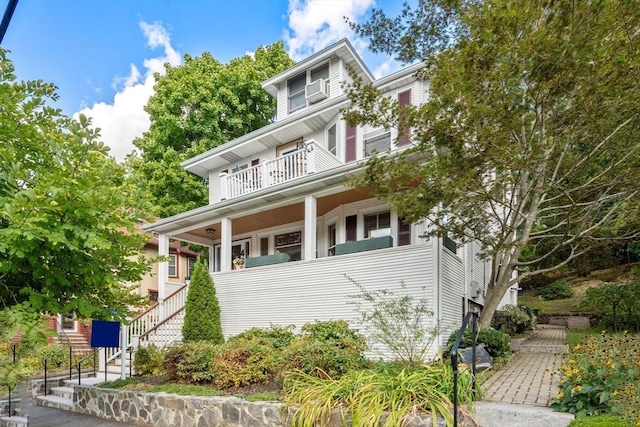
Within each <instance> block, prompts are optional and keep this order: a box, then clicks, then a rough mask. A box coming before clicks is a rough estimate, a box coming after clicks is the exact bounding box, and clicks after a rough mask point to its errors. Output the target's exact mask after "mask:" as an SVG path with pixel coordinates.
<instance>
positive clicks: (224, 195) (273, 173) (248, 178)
mask: <svg viewBox="0 0 640 427" xmlns="http://www.w3.org/2000/svg"><path fill="white" fill-rule="evenodd" d="M341 164H342V162H341V161H340V160H338V159H337V158H336V157H335V156H334V155H333V154H331V153H330V152H329V151H327V150H326V149H325V148H324V147H322V146H321V145H319V144H317V143H316V142H315V141H314V140H309V141H307V142H305V143H304V144H303V146H302V147H301V148H300V149H298V150H296V151H294V152H291V153H289V154H286V155H284V156H281V157H278V158H276V159H274V160H269V161H265V162H262V163H260V164H259V165H256V166H252V167H251V168H248V169H243V170H241V171H238V172H235V173H231V174H229V173H226V172H223V173H221V174H220V198H221V199H222V200H225V199H233V198H234V197H239V196H243V195H245V194H249V193H253V192H255V191H259V190H262V189H264V188H269V187H273V186H275V185H279V184H283V183H285V182H289V181H292V180H294V179H297V178H301V177H303V176H307V175H309V174H312V173H314V172H320V171H323V170H327V169H331V168H334V167H337V166H340V165H341Z"/></svg>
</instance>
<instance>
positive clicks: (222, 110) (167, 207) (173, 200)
mask: <svg viewBox="0 0 640 427" xmlns="http://www.w3.org/2000/svg"><path fill="white" fill-rule="evenodd" d="M291 65H293V61H292V60H291V59H290V58H289V56H288V55H287V53H286V51H285V50H284V45H283V44H282V43H281V42H279V43H275V44H273V45H271V46H267V47H259V48H258V49H257V50H256V52H255V54H254V55H253V56H251V55H244V56H242V57H240V58H235V59H233V60H231V61H230V62H229V63H228V64H222V63H220V62H218V61H217V60H216V59H215V58H214V57H213V56H212V55H211V54H210V53H208V52H205V53H203V54H202V56H200V57H196V58H193V57H191V56H189V55H185V58H184V64H183V65H180V66H177V67H172V66H170V65H168V64H167V65H166V74H165V75H164V76H160V75H158V74H156V80H157V83H156V86H155V94H154V95H153V96H152V97H151V98H150V99H149V102H148V104H147V106H146V111H147V112H148V113H149V115H150V116H151V126H150V128H149V131H147V132H145V134H144V135H143V136H142V137H141V138H138V139H136V140H135V141H134V144H135V145H136V146H137V147H138V148H139V149H140V150H141V152H142V154H141V158H132V159H129V162H130V167H131V168H132V170H133V171H134V178H135V179H136V180H137V182H138V184H139V185H140V186H142V187H146V188H147V189H148V192H149V193H150V194H151V196H152V202H153V204H154V205H155V213H156V214H157V215H160V216H169V215H174V214H177V213H181V212H185V211H187V210H190V209H193V208H196V207H198V206H202V205H204V204H206V202H207V194H208V190H207V186H206V183H205V182H204V181H203V180H202V179H201V178H199V177H197V176H195V175H193V174H191V173H189V172H187V171H185V170H184V169H183V168H182V167H181V166H180V162H182V161H184V160H186V159H188V158H190V157H193V156H195V155H197V154H200V153H203V152H205V151H207V150H209V149H211V148H213V147H216V146H218V145H220V144H223V143H225V142H227V141H229V140H232V139H234V138H237V137H240V136H242V135H245V134H247V133H249V132H251V131H253V130H255V129H258V128H260V127H263V126H265V125H267V124H268V123H269V122H270V121H271V120H272V118H273V117H274V115H275V100H274V99H273V98H272V97H271V96H270V95H269V94H268V93H267V92H266V91H265V90H263V89H262V86H261V82H262V81H264V80H266V79H268V78H269V77H272V76H273V75H275V74H277V73H279V72H280V71H283V70H284V69H286V68H288V67H290V66H291Z"/></svg>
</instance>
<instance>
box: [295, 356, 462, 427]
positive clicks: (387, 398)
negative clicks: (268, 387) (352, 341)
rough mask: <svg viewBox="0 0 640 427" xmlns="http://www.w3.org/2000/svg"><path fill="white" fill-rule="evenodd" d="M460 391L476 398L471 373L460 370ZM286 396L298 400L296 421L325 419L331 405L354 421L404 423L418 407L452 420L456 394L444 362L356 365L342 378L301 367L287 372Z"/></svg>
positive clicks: (305, 423)
mask: <svg viewBox="0 0 640 427" xmlns="http://www.w3.org/2000/svg"><path fill="white" fill-rule="evenodd" d="M459 381H460V382H459V386H458V393H459V394H458V397H459V399H460V402H461V403H462V404H465V403H466V404H468V405H471V404H472V396H473V394H472V388H471V383H472V381H471V373H470V371H469V370H464V369H463V370H461V371H460V377H459ZM284 391H285V395H284V399H285V402H286V403H287V404H288V405H299V408H298V409H297V410H296V411H295V413H294V415H293V419H292V425H294V426H303V427H305V426H309V427H312V426H315V425H318V424H320V425H322V423H325V422H326V421H327V420H328V418H329V416H330V414H331V411H332V410H337V411H338V414H339V416H340V417H342V419H344V418H343V417H344V416H345V415H346V414H347V412H348V413H349V415H350V416H351V419H352V424H353V425H384V426H397V425H404V423H406V422H407V421H408V420H409V419H411V418H412V417H413V416H415V415H416V414H418V413H420V412H430V413H431V414H432V415H433V417H434V425H435V417H436V416H439V417H442V418H444V419H445V420H446V421H447V423H448V424H447V425H450V424H451V423H452V422H453V420H452V415H451V412H450V410H449V408H450V406H451V398H452V395H453V383H452V371H451V367H450V366H449V365H446V364H438V365H424V366H423V367H421V368H420V369H406V368H402V369H401V368H395V369H394V368H390V367H389V366H388V365H387V366H386V368H385V369H382V370H371V369H365V370H356V371H351V372H349V373H347V374H346V375H344V376H342V377H341V378H340V379H332V378H330V377H329V378H327V377H323V378H318V377H317V376H314V375H309V374H305V373H302V372H293V373H290V374H288V375H287V377H286V379H285V383H284Z"/></svg>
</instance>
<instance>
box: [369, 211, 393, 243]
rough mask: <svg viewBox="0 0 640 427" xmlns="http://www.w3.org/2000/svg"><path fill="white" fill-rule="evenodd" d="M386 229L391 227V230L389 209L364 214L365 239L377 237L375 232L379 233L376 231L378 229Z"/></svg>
mask: <svg viewBox="0 0 640 427" xmlns="http://www.w3.org/2000/svg"><path fill="white" fill-rule="evenodd" d="M386 229H389V231H390V230H391V213H390V212H389V211H387V212H380V213H375V214H370V215H365V216H364V237H365V239H368V238H370V237H375V236H374V234H376V235H377V234H378V233H374V232H375V231H376V230H386ZM387 235H388V234H387Z"/></svg>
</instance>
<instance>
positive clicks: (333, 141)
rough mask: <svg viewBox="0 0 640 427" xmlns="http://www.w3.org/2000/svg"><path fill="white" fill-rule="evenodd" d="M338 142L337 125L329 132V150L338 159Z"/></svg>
mask: <svg viewBox="0 0 640 427" xmlns="http://www.w3.org/2000/svg"><path fill="white" fill-rule="evenodd" d="M337 142H338V137H337V134H336V125H335V124H334V125H333V126H331V127H330V128H329V130H328V131H327V150H328V151H329V152H330V153H331V154H333V155H334V156H336V157H337V154H338V153H337V149H336V147H337V145H338V144H337Z"/></svg>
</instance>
